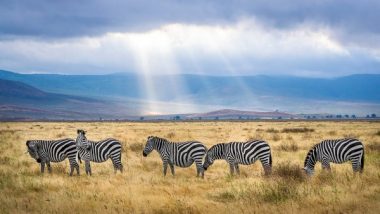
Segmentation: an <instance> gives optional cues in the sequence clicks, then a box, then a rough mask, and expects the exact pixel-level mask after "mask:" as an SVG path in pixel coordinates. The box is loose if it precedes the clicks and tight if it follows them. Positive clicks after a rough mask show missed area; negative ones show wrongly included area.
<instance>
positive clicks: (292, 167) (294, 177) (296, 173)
mask: <svg viewBox="0 0 380 214" xmlns="http://www.w3.org/2000/svg"><path fill="white" fill-rule="evenodd" d="M273 174H274V175H275V176H278V177H280V178H282V179H285V180H288V181H297V182H303V181H305V180H306V174H305V172H304V170H303V169H302V167H301V166H299V165H296V164H291V163H290V162H285V163H280V164H278V165H277V167H275V168H274V173H273Z"/></svg>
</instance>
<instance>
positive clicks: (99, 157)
mask: <svg viewBox="0 0 380 214" xmlns="http://www.w3.org/2000/svg"><path fill="white" fill-rule="evenodd" d="M77 133H78V137H77V139H76V142H77V150H78V154H79V157H80V158H81V159H82V160H84V161H85V165H86V174H87V175H88V174H90V175H91V174H92V173H91V166H90V161H93V162H96V163H101V162H104V161H106V160H108V159H109V158H110V159H111V160H112V163H113V167H114V169H115V173H116V171H117V170H120V172H123V165H122V164H121V144H120V142H119V141H118V140H115V139H113V138H108V139H105V140H101V141H98V142H94V141H89V140H87V138H86V136H85V134H86V132H85V131H83V130H77Z"/></svg>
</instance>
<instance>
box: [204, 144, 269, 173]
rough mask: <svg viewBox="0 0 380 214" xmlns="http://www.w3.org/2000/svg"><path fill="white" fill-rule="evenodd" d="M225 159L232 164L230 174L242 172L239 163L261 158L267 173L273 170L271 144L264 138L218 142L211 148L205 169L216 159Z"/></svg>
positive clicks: (246, 163) (252, 161)
mask: <svg viewBox="0 0 380 214" xmlns="http://www.w3.org/2000/svg"><path fill="white" fill-rule="evenodd" d="M217 159H224V160H226V161H227V163H228V164H229V165H230V174H231V175H233V174H234V171H236V173H237V174H240V169H239V164H243V165H250V164H253V163H254V162H255V161H256V160H260V161H261V164H262V166H263V168H264V171H265V175H269V174H270V173H271V171H272V154H271V149H270V146H269V145H268V143H267V142H265V141H262V140H250V141H247V142H229V143H218V144H216V145H214V146H212V147H211V148H210V150H208V152H207V154H206V158H205V162H204V164H203V168H204V170H207V168H208V167H209V166H210V165H212V164H213V163H214V160H217Z"/></svg>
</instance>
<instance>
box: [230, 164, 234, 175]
mask: <svg viewBox="0 0 380 214" xmlns="http://www.w3.org/2000/svg"><path fill="white" fill-rule="evenodd" d="M234 168H235V166H234V164H233V163H230V173H231V175H234Z"/></svg>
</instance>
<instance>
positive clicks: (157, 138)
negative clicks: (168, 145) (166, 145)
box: [148, 136, 169, 142]
mask: <svg viewBox="0 0 380 214" xmlns="http://www.w3.org/2000/svg"><path fill="white" fill-rule="evenodd" d="M150 139H153V140H161V141H165V142H169V141H168V140H166V139H165V138H162V137H157V136H149V137H148V140H150Z"/></svg>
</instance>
